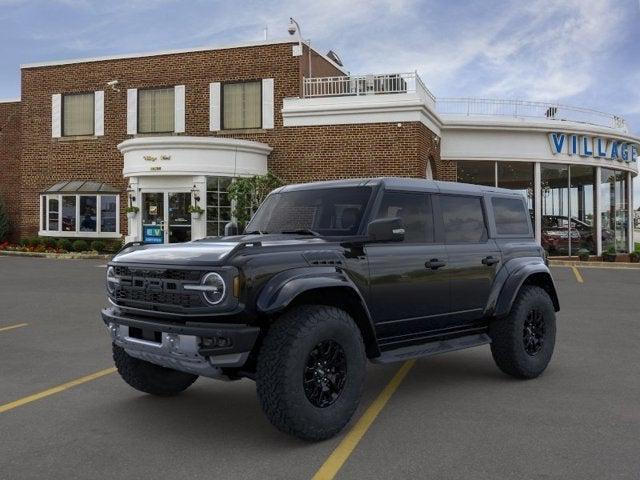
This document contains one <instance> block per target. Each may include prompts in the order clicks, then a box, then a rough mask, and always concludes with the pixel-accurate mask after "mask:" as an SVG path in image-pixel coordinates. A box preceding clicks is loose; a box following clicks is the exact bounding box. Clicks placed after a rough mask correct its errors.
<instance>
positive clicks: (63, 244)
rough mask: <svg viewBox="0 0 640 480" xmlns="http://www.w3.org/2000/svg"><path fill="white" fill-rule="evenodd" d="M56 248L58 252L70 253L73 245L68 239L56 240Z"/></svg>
mask: <svg viewBox="0 0 640 480" xmlns="http://www.w3.org/2000/svg"><path fill="white" fill-rule="evenodd" d="M58 248H59V249H60V250H66V251H67V252H70V251H71V250H73V244H72V243H71V240H69V239H68V238H61V239H60V240H58Z"/></svg>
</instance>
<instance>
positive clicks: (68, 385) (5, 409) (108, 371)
mask: <svg viewBox="0 0 640 480" xmlns="http://www.w3.org/2000/svg"><path fill="white" fill-rule="evenodd" d="M115 371H116V369H115V368H114V367H111V368H106V369H104V370H100V371H99V372H96V373H92V374H91V375H87V376H86V377H81V378H78V379H76V380H72V381H70V382H67V383H63V384H62V385H58V386H57V387H53V388H49V389H48V390H44V391H42V392H38V393H34V394H33V395H29V396H28V397H24V398H21V399H19V400H16V401H14V402H10V403H5V404H4V405H0V413H4V412H8V411H9V410H13V409H14V408H18V407H21V406H23V405H26V404H27V403H31V402H35V401H36V400H40V399H42V398H45V397H49V396H51V395H54V394H56V393H60V392H63V391H65V390H67V389H69V388H72V387H76V386H78V385H82V384H83V383H87V382H90V381H91V380H96V379H97V378H100V377H104V376H105V375H109V374H111V373H113V372H115Z"/></svg>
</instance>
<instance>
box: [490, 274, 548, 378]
mask: <svg viewBox="0 0 640 480" xmlns="http://www.w3.org/2000/svg"><path fill="white" fill-rule="evenodd" d="M489 336H490V337H491V353H492V355H493V359H494V360H495V362H496V364H497V365H498V367H499V368H500V370H502V371H503V372H504V373H506V374H508V375H511V376H514V377H517V378H535V377H537V376H538V375H540V374H541V373H542V372H544V370H545V369H546V368H547V365H548V364H549V361H550V360H551V356H552V355H553V349H554V346H555V341H556V314H555V309H554V307H553V302H552V301H551V298H549V294H548V293H547V292H546V291H545V290H544V289H542V288H540V287H536V286H533V285H525V286H523V287H522V288H521V289H520V292H518V296H517V297H516V300H515V302H514V303H513V306H512V307H511V312H509V315H507V316H506V317H504V318H501V319H497V320H495V321H494V322H492V323H491V325H490V326H489Z"/></svg>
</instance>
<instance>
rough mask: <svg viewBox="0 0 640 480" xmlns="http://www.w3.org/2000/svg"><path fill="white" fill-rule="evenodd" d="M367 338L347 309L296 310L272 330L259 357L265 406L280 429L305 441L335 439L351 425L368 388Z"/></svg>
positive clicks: (313, 307) (305, 307) (311, 307)
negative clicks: (363, 339)
mask: <svg viewBox="0 0 640 480" xmlns="http://www.w3.org/2000/svg"><path fill="white" fill-rule="evenodd" d="M365 369H366V356H365V349H364V344H363V341H362V335H361V334H360V330H359V329H358V327H357V325H356V324H355V322H354V321H353V319H352V318H351V317H350V316H349V315H348V314H347V313H346V312H345V311H343V310H340V309H338V308H335V307H329V306H324V305H303V306H300V307H296V308H294V309H292V310H290V311H288V312H287V313H285V314H284V315H283V316H282V317H281V318H279V319H278V320H277V321H276V322H275V323H274V324H273V325H272V326H271V328H270V329H269V332H268V333H267V335H266V337H265V339H264V342H263V345H262V348H261V350H260V355H259V357H258V366H257V374H256V384H257V389H258V397H259V399H260V404H261V406H262V409H263V410H264V412H265V414H266V416H267V417H268V418H269V420H270V421H271V423H272V424H273V425H274V426H275V427H276V428H278V429H279V430H281V431H283V432H285V433H289V434H292V435H295V436H296V437H298V438H301V439H304V440H312V441H317V440H323V439H326V438H329V437H332V436H334V435H335V434H337V433H338V432H339V431H340V430H342V429H343V428H344V426H345V425H346V424H347V423H348V422H349V420H350V419H351V416H352V415H353V412H354V411H355V409H356V408H357V406H358V403H359V401H360V397H361V395H362V388H363V385H364V376H365Z"/></svg>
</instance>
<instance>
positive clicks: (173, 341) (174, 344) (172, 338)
mask: <svg viewBox="0 0 640 480" xmlns="http://www.w3.org/2000/svg"><path fill="white" fill-rule="evenodd" d="M167 341H168V342H169V345H170V346H171V348H173V349H174V350H175V349H176V348H178V345H179V343H180V339H179V338H178V336H177V335H175V334H173V333H168V334H167Z"/></svg>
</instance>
